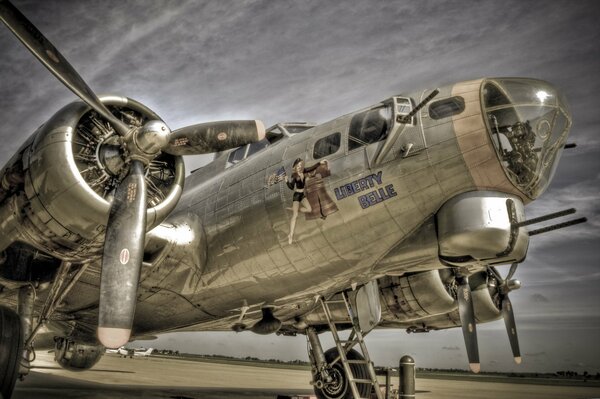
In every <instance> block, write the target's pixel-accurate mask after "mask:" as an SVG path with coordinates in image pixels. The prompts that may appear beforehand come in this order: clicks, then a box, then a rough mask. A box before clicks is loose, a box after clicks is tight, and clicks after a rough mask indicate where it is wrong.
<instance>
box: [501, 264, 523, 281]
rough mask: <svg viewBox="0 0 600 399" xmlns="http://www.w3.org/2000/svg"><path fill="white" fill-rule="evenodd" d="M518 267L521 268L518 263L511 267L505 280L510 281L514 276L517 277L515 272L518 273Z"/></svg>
mask: <svg viewBox="0 0 600 399" xmlns="http://www.w3.org/2000/svg"><path fill="white" fill-rule="evenodd" d="M518 266H519V264H518V263H517V262H515V263H513V264H512V265H510V270H509V271H508V274H507V275H506V278H505V279H504V280H505V281H509V280H510V279H511V278H513V276H514V275H515V272H516V271H517V267H518Z"/></svg>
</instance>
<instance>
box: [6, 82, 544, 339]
mask: <svg viewBox="0 0 600 399" xmlns="http://www.w3.org/2000/svg"><path fill="white" fill-rule="evenodd" d="M485 82H486V80H484V79H479V80H474V81H467V82H460V83H457V84H454V85H450V86H446V87H442V88H440V89H439V90H440V92H439V95H438V96H437V97H436V98H435V100H436V101H439V100H443V99H447V98H451V97H454V96H460V97H461V98H462V99H463V100H464V109H462V110H461V111H460V112H458V113H455V114H453V115H452V116H448V117H442V118H433V117H432V116H431V115H430V114H429V112H428V108H427V107H424V108H423V109H421V110H420V111H419V112H418V113H416V115H415V117H414V118H413V121H412V122H413V123H408V124H404V123H399V122H398V121H397V117H396V115H395V114H394V116H393V120H394V121H396V122H394V123H393V124H392V126H390V128H389V133H388V134H387V137H386V138H385V139H384V140H381V141H377V142H375V143H372V144H369V145H366V146H361V147H359V148H355V149H349V137H348V135H349V129H350V125H351V121H352V118H353V116H355V115H356V114H358V113H360V112H362V111H365V110H368V109H371V108H374V107H377V106H379V105H381V104H375V105H374V106H372V107H369V108H366V109H365V110H360V111H357V112H354V113H351V114H348V115H345V116H342V117H340V118H337V119H334V120H332V121H330V122H326V123H323V124H321V125H318V126H316V127H314V128H311V129H309V130H307V131H305V132H302V133H299V134H295V135H293V136H292V137H289V138H285V139H282V140H280V141H277V142H275V143H274V144H272V145H270V146H268V147H267V148H265V149H262V150H261V151H259V152H257V153H255V154H253V155H252V156H250V157H248V158H247V159H244V160H243V161H241V162H239V163H237V164H233V165H231V164H228V162H227V158H228V154H226V153H225V154H219V155H218V156H217V157H216V158H215V160H214V161H213V162H211V163H210V164H208V165H206V166H205V167H203V168H201V169H199V170H197V171H195V172H194V173H192V174H191V175H190V176H189V177H188V178H187V179H186V180H185V188H184V190H183V194H182V196H181V199H180V200H179V203H178V205H177V206H176V208H175V209H174V210H173V211H172V212H171V213H170V214H169V216H168V217H167V218H166V219H165V220H164V221H163V222H162V223H161V224H160V225H158V226H156V227H154V228H153V229H152V230H151V231H149V232H148V234H147V238H146V251H145V252H146V255H147V256H146V257H145V260H144V263H143V266H142V274H141V279H140V286H139V289H138V303H137V307H136V315H135V321H134V329H133V334H134V336H137V337H142V336H144V335H148V334H154V333H159V332H165V331H176V330H177V331H182V330H230V329H231V328H232V326H233V325H234V324H235V323H236V322H239V321H240V320H239V319H240V313H241V311H240V309H242V308H243V307H245V306H248V307H249V311H248V312H247V313H246V314H245V318H244V319H243V322H244V323H245V324H246V325H249V326H251V325H252V324H253V323H254V322H256V321H257V320H259V319H260V314H261V312H260V309H261V307H264V306H272V307H273V308H274V313H275V316H276V317H278V318H279V319H281V320H282V321H283V330H282V331H287V332H296V331H302V326H303V325H304V328H305V325H306V322H308V323H313V324H319V323H323V320H320V319H319V317H318V315H317V316H315V311H314V310H315V305H316V301H315V298H317V297H318V296H327V295H332V294H335V293H337V292H340V291H342V290H346V289H349V288H351V287H355V286H358V285H360V284H363V283H366V282H368V281H372V280H374V279H380V278H383V277H384V276H402V275H403V274H405V273H407V272H411V273H414V272H423V271H430V270H434V269H444V268H448V267H455V266H457V265H456V264H452V262H451V261H442V260H441V258H442V257H443V255H450V257H451V256H452V255H453V254H452V248H448V245H447V243H453V242H458V243H459V245H462V244H463V243H462V242H461V241H460V240H463V241H465V240H467V241H472V239H473V236H469V235H468V234H466V235H464V237H466V238H461V237H463V236H461V235H460V234H457V235H452V234H453V233H452V231H454V230H455V227H460V228H462V229H463V230H464V231H463V232H462V233H464V232H465V231H466V232H467V233H468V231H469V229H471V226H469V225H468V224H465V225H464V226H454V225H450V226H446V227H448V228H447V229H445V230H443V231H445V232H450V233H444V232H443V231H441V232H440V231H438V230H437V227H439V226H437V227H436V220H435V218H436V214H437V213H438V211H440V209H441V208H442V207H443V206H444V205H445V204H451V200H452V199H453V198H457V196H461V195H465V193H470V192H481V193H484V195H482V196H481V199H475V201H479V202H477V203H478V204H482V209H484V210H485V207H486V206H487V205H486V204H487V203H491V202H490V201H487V200H486V198H487V197H486V196H489V197H490V198H493V199H494V200H493V201H492V202H494V201H496V200H497V198H498V197H500V198H503V199H502V201H506V200H508V199H510V200H511V201H513V202H515V203H516V204H517V210H518V212H517V213H518V215H517V219H515V220H517V221H518V220H522V219H523V218H524V214H523V208H522V206H523V204H526V203H528V202H529V201H531V200H532V199H534V198H530V197H528V196H527V195H525V194H524V193H523V192H522V191H520V190H519V189H517V188H516V187H515V185H514V184H513V183H511V180H510V179H509V178H508V175H507V173H506V172H505V169H503V165H502V164H501V162H500V160H499V156H498V154H497V152H496V150H495V149H494V143H493V142H492V138H491V135H490V133H489V129H490V127H489V125H488V124H487V122H486V118H485V116H484V113H483V111H482V110H483V107H482V87H483V85H484V83H485ZM430 92H431V90H423V91H419V92H414V93H409V94H407V95H405V96H404V97H405V98H412V99H413V101H414V104H418V103H419V102H420V101H422V99H423V98H425V97H427V95H428V94H429V93H430ZM414 104H413V105H414ZM394 112H396V111H394ZM334 133H339V134H340V135H341V140H340V146H339V149H337V150H336V151H334V152H332V153H331V154H330V155H328V156H326V157H325V158H324V159H326V160H327V165H328V169H329V172H330V175H329V176H328V177H324V178H323V182H322V183H323V186H322V187H323V189H324V190H325V191H326V193H327V194H328V196H329V198H330V199H331V200H332V201H333V202H335V206H336V207H337V209H338V210H337V211H336V212H334V213H332V214H329V215H327V217H326V218H323V219H320V218H317V219H311V220H305V218H304V215H303V214H302V213H301V214H300V216H299V217H298V221H297V224H296V229H295V234H294V240H293V243H291V244H290V243H288V234H289V231H290V218H291V215H292V213H291V211H290V210H289V209H288V208H291V207H292V196H293V191H292V190H290V189H289V188H288V186H287V185H286V183H285V181H279V182H277V183H274V184H273V182H272V179H271V178H272V177H273V176H275V175H277V174H280V173H281V171H282V168H283V170H284V171H285V174H286V175H287V178H288V179H289V178H290V176H291V173H292V164H293V163H294V161H295V160H296V159H297V158H300V159H302V160H303V161H304V163H305V166H306V167H310V166H312V165H314V164H316V163H317V162H319V161H322V160H323V158H319V159H315V158H314V157H313V155H314V146H315V143H316V142H317V141H319V140H320V139H322V138H324V137H327V136H329V135H331V134H334ZM27 148H28V147H27V145H26V146H25V151H24V152H26V150H27ZM23 157H25V155H23ZM178 162H179V161H178ZM178 165H181V163H179V164H178ZM178 167H179V166H178ZM178 173H181V172H178ZM41 178H42V177H38V179H41ZM485 193H489V195H488V194H485ZM18 198H21V197H18V196H15V197H14V200H11V201H12V202H11V203H13V204H17V203H18V201H17V199H18ZM32 198H33V197H32ZM21 200H22V201H25V204H26V205H27V202H26V201H27V198H22V199H21ZM31 201H33V200H31ZM8 202H10V201H7V203H8ZM496 202H498V201H496ZM32 203H33V202H32ZM502 203H504V202H502ZM14 206H17V205H14ZM27 206H28V205H27ZM451 206H454V205H447V207H446V208H445V209H446V211H445V212H442V214H452V212H453V211H454V210H453V209H454V208H451ZM493 206H496V205H493ZM448 207H450V208H448ZM459 208H460V207H457V209H459ZM490 209H491V208H490ZM478 211H480V210H478ZM0 212H6V213H7V214H10V213H11V212H13V208H10V207H5V208H3V209H0ZM77 212H78V210H77V209H76V208H74V209H73V218H75V219H77V217H78V214H77ZM461 212H463V211H461ZM486 212H488V211H487V210H486V211H485V212H484V214H486ZM503 212H505V213H506V210H504V211H503ZM13 213H14V212H13ZM467 213H468V210H467ZM479 213H480V214H481V213H482V212H479ZM490 215H491V213H490ZM466 216H469V215H466ZM490 217H491V216H490ZM446 219H447V220H449V219H448V218H447V217H446ZM463 219H465V220H467V219H469V218H468V217H464V218H463ZM505 219H506V218H505ZM24 220H25V222H27V221H28V220H29V219H27V218H24ZM25 222H24V223H25ZM513 222H514V221H513ZM453 223H454V222H453ZM457 223H458V224H460V223H461V222H460V221H459V222H457ZM486 223H487V222H486V221H485V220H484V221H483V222H482V226H480V227H481V228H486V226H485V224H486ZM502 223H504V225H505V226H504V227H505V228H504V230H503V229H502V228H500V229H488V230H490V231H492V233H493V234H496V235H492V240H491V241H494V240H496V241H497V244H498V245H496V246H499V248H500V250H498V248H496V246H494V247H493V248H489V250H488V252H489V253H490V255H489V256H487V255H486V254H485V253H484V254H482V255H481V256H480V259H484V261H475V262H471V263H469V264H468V265H458V266H460V267H466V269H465V270H467V271H468V272H469V273H473V272H477V271H478V270H483V269H484V268H485V266H486V265H488V264H491V263H494V262H490V261H489V259H492V258H494V257H498V259H496V260H495V261H496V263H499V262H500V263H501V262H504V263H506V262H509V263H510V262H513V261H520V260H522V258H523V257H524V256H525V253H526V250H527V243H528V239H527V238H526V232H523V231H521V232H520V233H519V234H518V235H517V236H516V237H512V238H510V240H513V239H514V240H516V241H515V243H516V245H515V246H514V248H510V249H511V251H512V252H511V251H508V252H506V254H505V255H502V256H499V255H497V254H499V253H502V252H503V251H502V248H504V247H506V246H507V243H508V241H509V237H508V234H509V232H510V223H511V221H510V220H508V219H506V220H505V221H503V222H502ZM19 226H23V224H22V223H16V222H15V223H13V225H12V226H11V225H9V224H7V223H5V224H4V225H2V226H0V227H1V228H3V229H4V230H6V231H7V232H11V231H13V230H17V231H18V230H19V228H21V229H23V227H19ZM67 227H68V226H67ZM96 228H97V229H99V231H101V230H102V229H103V226H102V225H99V226H97V227H96ZM478 228H479V227H478ZM11 229H12V230H11ZM439 234H446V236H440V237H438V235H439ZM40 237H41V235H40ZM44 237H45V238H44V240H45V241H44V240H38V241H34V240H27V239H26V237H25V238H23V234H21V236H20V237H19V239H20V240H23V241H26V242H27V243H28V244H29V245H32V246H33V247H37V248H40V249H41V250H44V247H43V245H45V244H44V243H52V245H54V246H56V248H57V249H55V247H52V248H51V249H52V251H54V252H52V253H53V254H57V255H55V256H56V257H57V258H61V259H62V258H64V259H69V257H68V256H66V255H65V256H60V253H61V252H60V251H63V252H64V253H65V254H67V253H68V254H69V256H71V255H72V253H73V250H72V248H70V247H69V248H68V250H69V251H70V252H68V251H66V250H63V249H60V246H57V245H58V244H56V242H57V241H55V240H54V239H53V238H52V237H53V236H52V235H49V234H46V235H45V236H44ZM475 237H476V236H475ZM440 240H441V241H440ZM438 241H439V242H438ZM7 242H8V241H7ZM475 244H477V243H476V242H475ZM513 244H514V243H511V245H513ZM69 245H76V244H69ZM450 246H451V245H450ZM65 248H66V247H65ZM515 248H516V249H515ZM76 249H77V248H76ZM77 251H79V249H77ZM77 253H82V252H81V251H79V252H77ZM83 255H84V257H85V255H86V254H83ZM88 255H89V257H90V265H89V267H88V268H87V269H86V271H85V273H83V275H82V276H81V278H80V279H79V281H77V283H76V284H75V285H74V287H73V289H72V290H71V291H70V292H69V293H68V295H67V296H66V298H65V301H64V303H63V304H62V305H61V308H60V309H59V310H58V311H59V312H60V313H62V314H63V315H65V317H66V318H67V319H68V318H71V319H73V320H76V322H75V323H70V324H65V323H63V322H57V323H55V324H54V325H50V326H49V328H50V330H52V329H53V330H54V332H52V331H50V335H52V334H56V333H57V331H59V333H60V331H62V333H64V334H72V335H76V336H77V335H79V336H81V337H83V338H85V337H88V338H90V337H93V336H94V331H95V324H96V321H97V306H98V296H99V281H100V266H99V264H100V262H99V258H98V255H99V254H98V252H97V251H96V252H93V251H91V252H89V253H88ZM486 256H487V258H486ZM9 300H10V299H9ZM383 302H385V301H383ZM393 313H394V312H393V311H386V310H385V309H384V319H385V318H386V317H388V318H389V320H384V324H385V322H388V324H387V325H388V326H390V325H393V323H392V324H390V323H389V322H393V321H394V316H393ZM311 314H313V317H312V318H311V317H310V315H311ZM299 320H305V322H304V324H302V323H300V324H297V323H298V322H299ZM296 326H297V327H296Z"/></svg>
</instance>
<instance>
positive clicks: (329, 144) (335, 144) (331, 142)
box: [313, 133, 342, 159]
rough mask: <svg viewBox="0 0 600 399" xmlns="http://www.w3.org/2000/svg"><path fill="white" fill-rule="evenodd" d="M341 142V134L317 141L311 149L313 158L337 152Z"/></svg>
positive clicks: (334, 134)
mask: <svg viewBox="0 0 600 399" xmlns="http://www.w3.org/2000/svg"><path fill="white" fill-rule="evenodd" d="M341 142H342V134H341V133H333V134H330V135H329V136H326V137H323V138H322V139H319V140H317V142H316V143H315V147H314V149H313V158H314V159H319V158H323V157H326V156H327V155H331V154H334V153H336V152H337V150H339V149H340V144H341Z"/></svg>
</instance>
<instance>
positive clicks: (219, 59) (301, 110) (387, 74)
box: [0, 0, 600, 372]
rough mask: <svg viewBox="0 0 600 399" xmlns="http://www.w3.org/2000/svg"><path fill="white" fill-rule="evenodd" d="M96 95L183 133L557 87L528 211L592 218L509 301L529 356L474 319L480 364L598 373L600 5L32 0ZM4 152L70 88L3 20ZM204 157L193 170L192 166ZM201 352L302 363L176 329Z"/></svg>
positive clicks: (401, 341)
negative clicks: (515, 86) (406, 100)
mask: <svg viewBox="0 0 600 399" xmlns="http://www.w3.org/2000/svg"><path fill="white" fill-rule="evenodd" d="M14 3H15V4H16V5H17V6H18V7H19V8H20V9H21V11H22V12H24V13H25V14H26V15H27V16H28V17H29V18H30V19H31V20H32V21H33V22H34V24H35V25H36V26H37V27H38V28H39V29H40V30H41V31H42V32H44V33H45V34H46V36H47V37H48V38H49V39H50V40H51V41H52V42H53V43H54V44H55V45H56V46H57V47H58V48H59V49H60V51H61V52H62V53H63V55H65V56H66V58H67V59H68V60H70V62H71V63H72V64H73V65H74V66H75V68H76V69H77V70H78V71H79V72H80V74H81V75H82V76H83V77H84V79H85V80H86V81H87V82H88V84H89V85H90V86H91V87H92V88H93V89H94V90H95V91H96V92H97V93H114V94H119V95H125V96H129V97H132V98H135V99H137V100H139V101H141V102H143V103H145V104H147V105H148V106H150V107H151V108H152V109H154V110H155V111H156V112H157V113H158V114H159V115H161V116H162V118H163V119H164V120H165V121H166V122H167V123H168V124H169V125H170V126H171V128H173V129H175V128H178V127H181V126H184V125H187V124H192V123H197V122H202V121H210V120H221V119H228V118H234V119H244V118H252V119H253V118H257V119H262V120H263V121H265V124H266V125H267V126H269V125H271V124H273V123H275V122H278V121H286V120H293V121H298V120H307V121H314V122H324V121H327V120H329V119H333V118H335V117H337V116H339V115H342V114H346V113H348V112H351V111H353V110H356V109H359V108H362V107H364V106H367V105H369V104H372V103H375V102H377V101H380V100H382V99H384V98H387V97H389V96H391V95H394V94H399V93H402V92H408V91H411V90H415V89H427V88H428V89H433V88H435V87H436V86H441V85H444V84H448V83H452V82H456V81H460V80H466V79H474V78H479V77H484V76H523V77H535V78H540V79H545V80H548V81H549V82H551V83H553V84H554V85H556V86H557V87H559V88H560V89H562V90H563V91H564V93H565V95H566V97H567V99H568V101H569V102H570V104H571V108H572V114H573V127H572V131H571V132H572V133H571V138H570V140H569V141H573V142H576V143H577V144H578V147H577V148H576V149H572V150H567V151H565V153H564V154H563V157H562V160H561V162H560V164H559V167H558V171H557V173H556V176H555V178H554V181H553V183H552V185H551V186H550V188H549V189H548V191H547V192H546V193H545V194H544V195H543V196H542V197H541V198H540V199H539V200H537V201H536V202H535V203H533V204H531V205H530V206H528V208H527V214H528V217H534V216H539V215H542V214H545V213H549V212H553V211H557V210H561V209H564V208H569V207H576V208H577V209H578V212H579V213H581V214H583V215H585V216H587V217H588V218H589V219H590V221H589V222H588V223H587V224H584V225H579V226H575V227H571V228H568V229H564V230H560V231H557V232H553V233H549V234H547V235H542V236H536V237H534V238H532V240H531V245H530V249H529V254H528V257H527V260H526V262H525V263H524V264H523V265H521V266H520V268H519V270H518V272H517V274H516V277H517V278H519V279H520V280H521V281H522V283H523V288H522V289H521V290H519V291H516V292H513V293H512V294H511V300H512V302H513V305H514V307H515V309H516V320H517V325H518V328H519V336H520V341H521V350H522V353H523V358H524V363H523V364H522V365H521V366H520V367H518V368H517V367H516V366H514V364H513V363H512V356H511V353H510V347H509V344H508V339H507V338H506V333H505V332H504V324H503V322H502V321H497V322H494V323H489V324H486V325H482V326H480V327H479V342H480V353H481V360H482V369H483V370H522V371H555V370H563V369H576V370H579V371H583V370H587V371H589V372H592V371H593V372H597V371H600V342H599V340H598V337H600V289H599V288H598V285H599V283H600V267H599V266H598V263H599V262H598V258H599V255H600V238H599V237H600V223H599V220H598V214H599V213H600V206H599V205H598V204H599V198H600V184H599V183H600V135H599V133H600V132H599V130H598V126H599V125H600V111H599V110H600V101H599V100H598V93H599V92H600V79H599V78H598V71H600V50H599V44H598V43H600V28H599V24H598V21H600V7H598V2H597V1H595V0H593V1H548V0H546V1H502V2H499V1H477V2H475V1H473V2H464V1H453V2H442V1H412V2H409V1H402V2H394V1H365V0H362V1H325V0H323V1H303V0H299V1H287V0H278V1H274V0H273V1H222V0H219V1H206V2H197V1H189V2H183V1H170V2H167V1H160V2H159V1H138V2H127V3H124V2H122V1H102V2H91V1H86V2H82V1H19V0H14ZM0 49H1V54H2V57H0V121H2V125H1V127H0V140H1V141H0V142H1V143H2V144H1V145H0V162H1V163H2V164H4V163H5V162H6V161H7V160H8V159H9V158H10V157H11V156H12V155H13V154H14V152H15V151H16V150H17V149H18V147H19V146H20V145H21V144H22V142H23V141H24V140H25V139H26V138H27V137H28V136H29V135H30V134H31V132H33V131H34V129H35V128H36V127H37V126H39V125H40V124H42V123H43V122H45V121H46V120H47V119H48V118H49V117H50V116H51V115H52V114H53V113H54V112H56V111H57V110H58V109H59V108H60V107H62V106H63V105H64V104H66V103H68V102H70V101H73V100H74V99H75V96H74V95H73V94H72V93H71V92H70V91H68V90H67V89H66V88H64V87H63V86H62V85H61V84H60V83H59V82H58V81H57V80H56V79H55V78H54V77H53V76H52V75H50V73H48V72H47V71H46V70H45V69H44V67H43V66H41V64H40V63H39V62H37V61H36V60H35V59H34V58H33V57H32V56H31V55H30V54H29V52H28V51H27V50H26V49H25V48H24V47H23V46H22V45H21V44H20V43H19V42H18V41H17V40H16V39H15V38H14V37H13V36H12V34H10V32H9V31H8V30H7V29H0ZM203 161H205V158H204V159H200V160H195V161H192V162H190V161H189V160H188V163H189V164H190V166H191V167H193V166H196V165H198V164H199V163H202V162H203ZM367 341H368V342H369V343H370V348H371V349H370V351H371V354H372V356H373V358H374V360H375V361H376V363H377V364H396V363H397V362H398V359H399V358H400V356H402V355H403V354H407V353H409V354H412V355H413V356H414V357H415V358H416V360H417V364H418V365H420V366H422V367H463V368H466V367H467V360H466V354H465V352H464V344H463V342H462V335H461V332H460V329H454V330H450V331H443V332H433V333H429V334H423V335H415V334H411V335H408V334H406V333H404V332H403V331H400V330H394V331H385V332H376V333H373V334H371V335H370V336H369V338H368V339H367ZM144 344H146V345H150V344H151V345H153V346H155V347H163V348H167V347H170V348H172V349H179V350H183V351H188V352H197V353H220V354H227V355H241V356H246V355H250V356H258V357H263V358H270V357H279V358H282V359H296V358H302V359H306V353H305V348H306V344H305V342H304V338H303V337H296V338H283V337H274V336H273V337H271V336H269V337H258V336H255V335H252V334H251V333H242V334H237V335H236V334H234V333H221V334H216V333H188V334H168V335H166V336H164V337H162V338H160V339H159V340H158V341H154V342H153V343H144Z"/></svg>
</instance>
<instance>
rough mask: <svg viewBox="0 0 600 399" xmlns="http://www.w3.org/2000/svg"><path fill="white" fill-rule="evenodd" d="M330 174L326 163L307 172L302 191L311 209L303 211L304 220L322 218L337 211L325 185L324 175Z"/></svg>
mask: <svg viewBox="0 0 600 399" xmlns="http://www.w3.org/2000/svg"><path fill="white" fill-rule="evenodd" d="M330 174H331V172H330V171H329V167H328V166H327V163H325V164H321V165H319V166H318V167H317V168H316V169H315V170H314V171H312V172H310V173H309V175H308V176H309V178H308V179H306V186H305V187H304V192H305V193H306V198H307V199H308V203H309V204H310V206H311V208H312V211H311V212H308V213H305V214H304V216H305V217H306V220H311V219H317V218H323V219H325V218H326V217H327V216H328V215H331V214H332V213H335V212H337V211H338V207H337V205H336V204H335V202H333V200H332V199H331V197H330V196H329V194H327V188H326V186H325V180H323V179H324V178H325V177H328V176H329V175H330Z"/></svg>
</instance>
